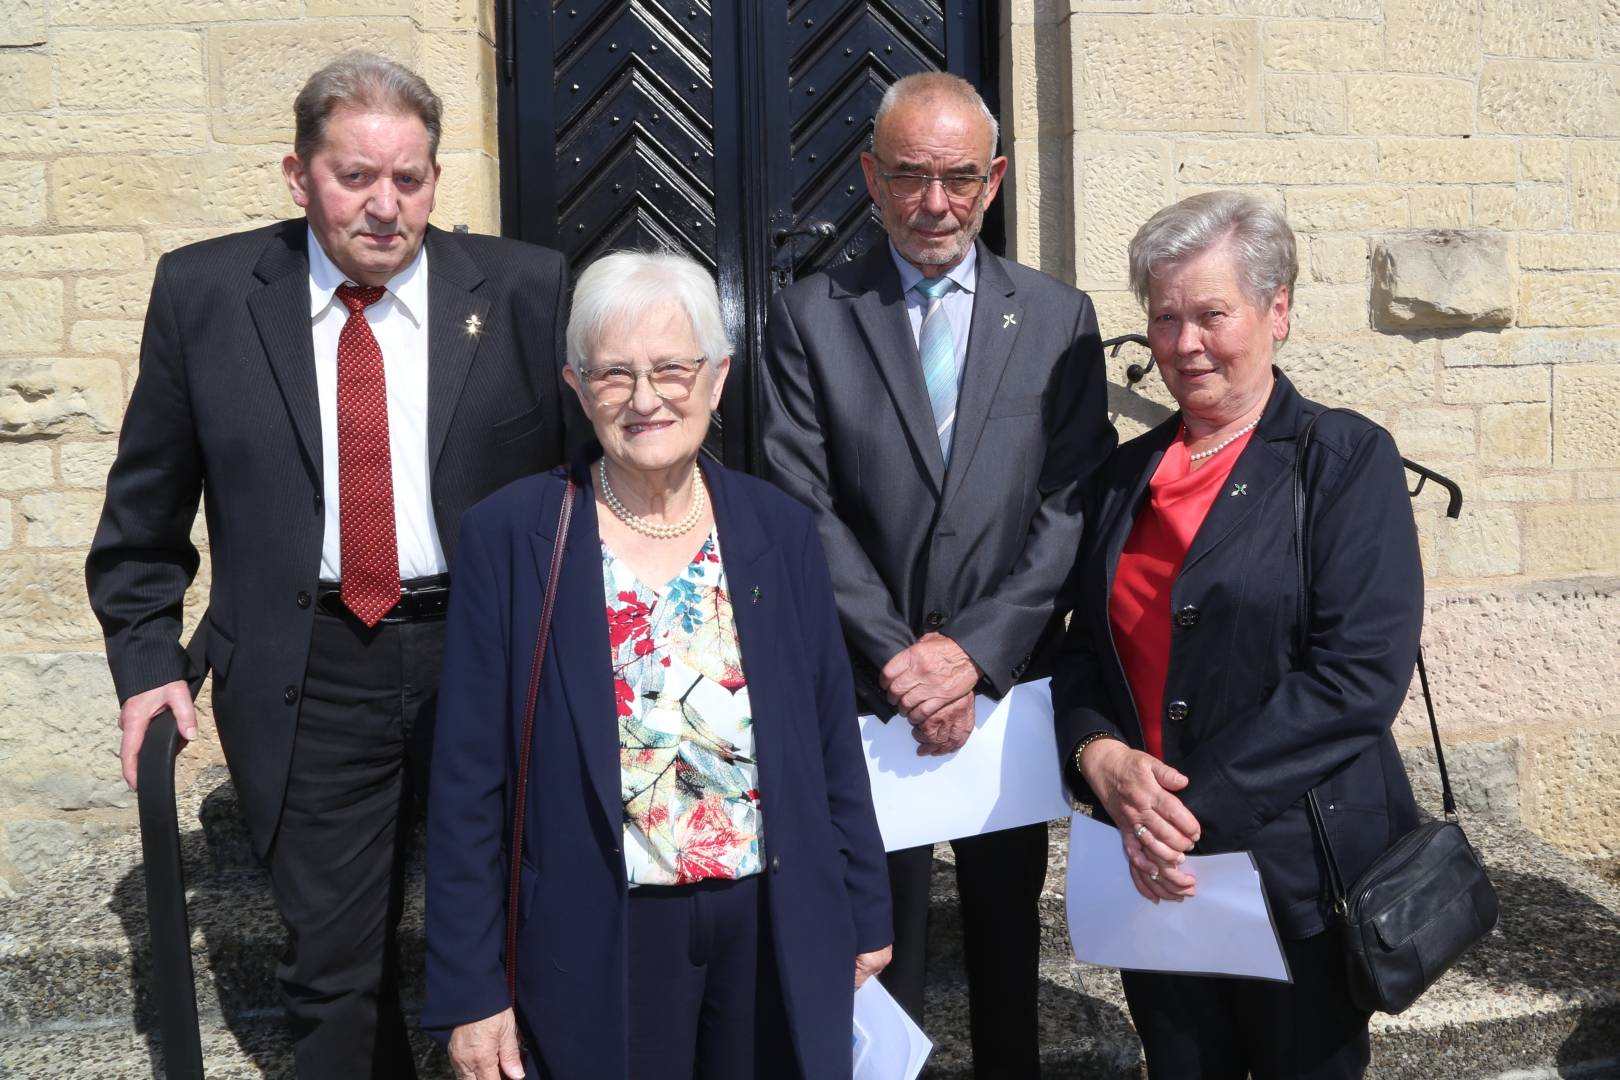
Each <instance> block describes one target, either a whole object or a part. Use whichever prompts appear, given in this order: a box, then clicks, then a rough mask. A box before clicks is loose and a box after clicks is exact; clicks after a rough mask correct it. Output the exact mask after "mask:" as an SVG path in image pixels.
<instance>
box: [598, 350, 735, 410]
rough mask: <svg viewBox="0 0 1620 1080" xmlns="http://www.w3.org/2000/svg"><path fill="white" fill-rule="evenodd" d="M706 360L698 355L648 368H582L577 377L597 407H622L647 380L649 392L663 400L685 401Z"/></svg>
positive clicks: (660, 362) (659, 362)
mask: <svg viewBox="0 0 1620 1080" xmlns="http://www.w3.org/2000/svg"><path fill="white" fill-rule="evenodd" d="M705 363H707V361H706V360H705V359H704V358H703V357H701V356H699V357H696V358H695V359H691V360H679V359H671V360H660V361H658V363H656V364H654V365H653V366H652V367H649V368H641V369H637V368H633V367H630V366H628V365H626V364H604V365H602V366H601V367H593V368H584V369H582V370H581V371H580V376H581V377H582V378H584V380H585V385H586V386H588V387H590V391H591V397H593V398H594V399H596V403H597V404H598V405H623V404H624V403H625V402H627V401H629V400H630V399H631V398H632V397H634V396H635V393H636V383H637V382H639V381H640V380H641V379H643V378H645V379H646V380H647V385H648V386H650V387H652V392H653V393H655V394H657V395H658V396H659V397H660V398H662V399H663V400H665V401H674V402H679V401H685V400H686V399H687V398H689V397H691V396H692V387H694V386H696V385H697V377H698V373H699V372H701V371H702V370H703V365H704V364H705Z"/></svg>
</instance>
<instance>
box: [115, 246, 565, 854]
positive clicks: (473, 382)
mask: <svg viewBox="0 0 1620 1080" xmlns="http://www.w3.org/2000/svg"><path fill="white" fill-rule="evenodd" d="M307 235H308V234H307V227H306V225H305V222H304V221H303V220H302V219H299V220H296V221H286V222H282V223H280V224H278V225H273V226H269V227H267V228H263V229H256V230H253V231H251V232H245V233H238V234H236V235H233V236H225V237H220V238H218V239H214V240H207V241H204V242H202V243H200V244H193V245H190V246H189V247H184V248H181V249H179V250H178V251H174V252H172V253H170V254H168V255H165V256H164V257H163V258H162V259H161V260H160V261H159V262H158V266H157V273H156V280H155V282H154V284H153V287H152V299H151V302H150V304H149V305H148V308H147V313H146V328H145V331H144V333H143V335H142V338H141V363H140V375H139V377H138V378H137V379H136V382H135V389H134V392H133V394H132V396H131V398H130V403H129V408H128V410H127V411H126V413H125V416H124V423H123V427H122V430H121V432H120V435H119V440H118V454H117V457H116V458H115V460H114V462H113V466H112V471H111V473H110V475H109V476H108V478H107V499H106V503H105V505H104V507H103V510H102V515H101V522H100V525H99V527H98V528H97V530H96V537H95V540H94V542H93V543H92V545H91V548H90V556H89V560H88V562H87V564H86V567H85V571H86V577H87V580H88V584H89V589H90V602H91V606H92V607H93V608H94V609H95V612H96V616H97V618H98V619H100V621H101V625H102V630H103V633H104V634H105V635H106V642H107V660H108V663H109V664H110V665H111V667H112V675H113V683H114V685H115V686H116V688H117V691H118V697H119V700H123V699H125V698H127V697H129V696H130V695H132V694H136V693H139V692H140V691H143V690H148V689H151V688H152V687H155V686H160V685H162V684H164V683H167V682H171V681H173V680H176V679H186V678H189V679H195V680H200V679H201V677H202V675H203V674H205V671H206V670H207V669H211V670H212V671H213V675H214V716H215V720H216V721H217V723H218V725H219V733H220V741H221V743H222V744H223V746H224V749H225V755H226V758H227V760H228V761H229V763H230V766H231V774H232V777H233V779H234V780H235V781H236V786H237V790H238V792H239V794H240V797H241V799H242V804H243V808H244V810H245V811H246V815H247V819H248V825H249V828H250V830H251V832H252V834H253V840H254V845H255V847H256V848H257V849H258V850H259V851H260V853H261V854H262V853H263V852H264V851H266V850H268V848H269V846H270V842H271V840H272V838H273V837H274V835H275V827H276V823H277V821H278V820H279V818H280V813H281V802H282V795H283V792H284V790H285V786H286V780H287V770H288V766H289V762H290V760H291V756H292V741H293V738H292V737H293V730H294V727H295V725H296V722H297V718H298V710H299V701H300V699H301V697H302V687H303V683H304V671H305V665H306V661H307V659H308V654H309V643H310V635H311V631H312V629H313V625H314V614H315V612H314V608H313V604H312V597H313V594H314V592H315V586H316V578H317V576H318V574H319V571H320V561H321V537H322V528H323V523H324V517H323V512H322V492H323V484H322V477H321V445H320V439H321V432H320V406H319V403H318V401H317V398H316V390H315V357H314V346H313V343H312V338H311V332H310V316H309V260H308V255H307V252H306V248H305V245H306V242H307ZM426 244H427V248H428V275H429V276H428V334H429V343H428V442H429V447H428V449H429V461H430V468H431V474H432V479H431V488H432V499H433V513H434V519H435V523H436V524H437V526H438V531H439V539H440V541H441V543H442V544H443V546H444V551H445V557H446V559H447V560H453V559H454V557H455V543H456V538H457V535H458V533H459V528H458V525H459V521H460V518H461V513H462V511H463V510H465V509H466V508H467V507H468V506H470V505H472V504H473V503H474V502H477V501H478V500H479V499H481V498H483V497H484V496H485V495H488V494H489V493H491V492H493V491H495V490H496V489H498V488H500V487H501V486H502V485H504V484H506V483H508V482H509V481H511V480H514V479H517V478H518V477H521V476H524V475H526V474H528V473H532V472H537V471H540V470H543V469H546V468H550V467H551V466H553V465H555V464H556V463H557V461H558V460H560V459H561V457H562V454H563V428H564V415H565V409H567V408H568V405H567V402H568V401H571V400H572V397H573V395H572V394H567V395H566V396H565V394H564V391H563V388H562V386H561V380H560V378H559V375H560V363H561V360H560V358H561V356H562V345H561V341H562V333H563V322H564V317H565V309H564V307H563V304H564V302H565V297H566V293H567V270H566V267H565V266H564V264H563V259H562V257H561V256H560V255H558V254H557V253H556V252H554V251H549V250H547V249H545V248H540V247H535V246H533V245H529V244H523V243H519V242H517V241H513V240H502V239H498V238H495V237H488V236H463V235H456V234H452V233H445V232H441V231H439V230H437V229H430V230H429V231H428V234H427V239H426ZM472 315H476V316H477V317H478V324H479V332H478V333H470V332H468V329H467V326H468V317H469V316H472ZM577 408H578V407H577V405H576V406H574V409H575V410H576V412H577ZM199 497H203V498H204V506H205V512H206V515H207V521H208V540H209V543H208V554H209V562H210V569H211V574H210V578H209V589H208V600H209V606H208V611H207V613H206V615H205V616H204V617H203V620H202V623H201V626H200V627H199V633H200V635H201V638H202V648H201V649H199V650H194V652H197V653H200V654H202V655H204V656H205V657H206V665H205V667H203V668H202V669H201V670H200V669H199V665H198V664H194V663H191V662H190V661H189V660H188V658H187V655H186V652H185V651H184V650H182V648H181V646H180V634H181V618H182V601H183V600H184V597H185V593H186V588H187V586H188V585H190V583H191V580H192V578H193V576H195V574H196V571H197V568H198V562H199V560H198V553H197V549H196V548H195V547H194V546H193V545H192V542H191V537H190V534H191V527H192V522H193V519H194V518H195V517H196V514H197V503H198V499H199Z"/></svg>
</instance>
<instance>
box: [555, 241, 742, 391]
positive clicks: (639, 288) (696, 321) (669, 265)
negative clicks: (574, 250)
mask: <svg viewBox="0 0 1620 1080" xmlns="http://www.w3.org/2000/svg"><path fill="white" fill-rule="evenodd" d="M662 306H673V307H676V308H678V309H680V311H681V312H683V313H684V314H685V315H686V318H687V321H688V322H690V323H691V324H692V336H693V337H695V338H696V339H697V343H698V348H699V349H701V350H702V351H703V358H704V359H705V360H707V361H708V362H709V363H710V364H711V365H712V364H718V363H719V362H720V361H721V359H722V358H724V357H727V356H730V355H731V341H730V340H729V339H728V338H727V337H726V325H725V320H724V318H723V317H722V316H721V314H720V293H719V292H718V291H717V290H716V289H715V287H714V278H713V277H711V276H710V275H709V271H708V270H706V269H704V267H703V266H702V265H701V264H700V263H698V261H697V260H695V259H693V258H692V257H690V256H688V255H683V254H681V253H680V252H678V251H673V250H670V249H667V248H666V249H664V250H662V251H612V252H609V253H608V254H606V255H603V256H602V257H601V258H600V259H597V260H596V261H595V262H593V263H591V265H590V266H588V267H586V268H585V272H584V273H583V274H580V275H579V280H578V281H577V282H575V284H574V302H573V305H572V307H570V308H569V311H568V365H569V366H570V367H572V368H573V369H574V371H575V372H578V371H580V370H582V368H583V366H584V364H585V362H586V361H587V360H588V359H590V352H589V347H590V346H591V345H592V344H593V343H594V342H595V341H596V339H597V338H598V337H599V336H601V333H602V331H603V330H605V329H606V328H607V327H608V326H609V325H610V324H612V323H614V322H616V321H617V320H620V319H628V318H634V317H635V316H637V315H639V314H641V313H642V312H644V311H647V310H649V309H652V308H657V307H662Z"/></svg>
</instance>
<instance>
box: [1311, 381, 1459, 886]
mask: <svg viewBox="0 0 1620 1080" xmlns="http://www.w3.org/2000/svg"><path fill="white" fill-rule="evenodd" d="M1341 411H1343V410H1340V409H1324V410H1322V411H1321V412H1319V413H1317V414H1316V415H1315V416H1314V417H1312V418H1311V422H1310V423H1309V424H1307V425H1306V426H1305V430H1304V431H1303V432H1301V433H1300V436H1299V441H1298V443H1296V444H1295V447H1294V485H1293V486H1294V565H1295V569H1296V572H1297V574H1298V590H1297V592H1296V594H1295V607H1296V618H1295V626H1294V660H1295V663H1297V664H1302V663H1303V662H1304V660H1305V646H1306V635H1307V633H1308V632H1309V627H1310V596H1311V592H1310V582H1311V576H1310V557H1309V552H1310V514H1309V510H1310V506H1309V493H1308V492H1307V490H1306V487H1305V455H1306V453H1307V452H1308V451H1309V450H1310V445H1311V438H1312V436H1313V435H1314V434H1315V431H1316V422H1317V421H1318V420H1320V419H1322V417H1324V416H1326V415H1327V414H1328V413H1330V412H1341ZM1417 673H1418V684H1419V685H1420V686H1421V687H1422V688H1423V705H1424V708H1425V709H1426V710H1427V711H1428V714H1429V733H1430V734H1431V735H1432V736H1433V738H1434V760H1435V764H1436V766H1438V768H1439V771H1440V801H1441V806H1442V808H1443V810H1444V812H1445V815H1446V817H1448V818H1455V817H1456V816H1457V801H1456V798H1455V797H1454V796H1453V794H1452V791H1451V776H1450V774H1449V773H1448V772H1447V770H1446V753H1445V749H1444V747H1442V746H1441V744H1440V722H1439V721H1438V720H1437V719H1436V718H1435V714H1434V697H1433V696H1432V695H1431V694H1430V693H1429V673H1428V670H1427V669H1426V668H1425V667H1424V664H1423V649H1422V648H1421V647H1419V649H1418V654H1417ZM1306 801H1307V803H1308V808H1309V810H1310V817H1311V826H1312V829H1313V830H1314V831H1315V833H1316V836H1317V839H1318V841H1319V842H1320V843H1321V845H1322V854H1323V856H1324V857H1325V860H1326V862H1327V870H1328V885H1329V887H1330V888H1331V889H1332V890H1333V898H1334V902H1335V905H1336V906H1337V907H1338V908H1339V909H1340V910H1341V911H1342V910H1343V908H1344V903H1345V888H1344V879H1343V877H1342V876H1341V875H1340V873H1339V866H1338V860H1337V859H1335V858H1334V854H1333V843H1332V841H1331V840H1329V839H1328V832H1327V823H1326V821H1324V820H1323V818H1322V807H1321V805H1320V804H1319V803H1318V802H1317V798H1316V791H1315V790H1314V789H1312V790H1311V791H1309V792H1307V793H1306Z"/></svg>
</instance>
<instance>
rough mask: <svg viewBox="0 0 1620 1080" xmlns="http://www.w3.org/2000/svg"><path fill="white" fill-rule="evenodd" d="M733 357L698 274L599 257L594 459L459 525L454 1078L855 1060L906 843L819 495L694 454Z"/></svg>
mask: <svg viewBox="0 0 1620 1080" xmlns="http://www.w3.org/2000/svg"><path fill="white" fill-rule="evenodd" d="M730 351H731V350H730V346H729V345H728V344H727V341H726V334H725V328H724V324H723V322H722V319H721V314H720V304H719V298H718V296H717V294H716V291H715V286H714V282H713V280H712V279H711V278H710V277H709V275H708V273H707V271H705V270H704V269H703V268H702V267H700V266H699V265H698V264H696V263H694V262H693V261H692V260H690V259H688V258H685V257H684V256H680V255H675V254H669V253H652V254H649V253H641V252H618V253H614V254H611V255H608V256H606V257H604V258H602V259H600V260H598V261H597V262H596V263H594V264H593V265H592V266H591V267H590V268H589V269H587V270H586V271H585V272H584V274H582V275H581V276H580V279H579V282H578V285H577V287H576V289H575V293H574V299H573V308H572V311H571V313H570V318H569V327H568V353H569V356H568V368H567V370H566V371H565V373H564V377H565V379H566V380H567V382H568V384H569V385H570V386H571V387H573V389H574V390H575V392H576V393H577V394H578V395H579V401H580V405H581V406H582V407H583V409H584V411H585V414H586V415H587V416H588V417H589V418H590V421H591V425H592V427H593V429H594V431H595V435H596V440H597V445H595V446H592V447H590V448H588V449H587V450H586V452H585V453H584V454H583V455H582V456H581V457H580V458H578V459H577V460H576V461H575V462H574V463H573V464H572V465H571V466H569V467H568V468H564V469H559V470H557V471H556V472H554V473H551V474H548V475H545V476H536V477H531V478H529V479H527V480H523V481H519V482H518V483H516V484H514V485H512V486H510V487H508V488H506V489H504V490H502V491H500V492H498V493H497V494H496V495H494V496H492V497H491V498H490V499H488V500H486V501H485V502H483V503H481V504H479V505H478V506H475V507H474V508H473V509H471V510H470V511H468V512H467V514H466V516H465V517H464V518H463V522H462V533H461V547H460V549H459V552H460V554H459V555H458V558H457V560H456V565H455V569H454V575H455V580H456V592H455V594H454V597H453V599H452V602H451V608H450V615H449V626H448V636H447V643H446V646H445V656H444V675H443V682H442V688H441V691H440V701H439V725H438V735H437V741H436V744H435V747H434V757H433V786H432V790H431V797H430V799H429V804H428V805H429V807H430V810H429V820H428V873H427V1002H426V1007H425V1009H424V1017H423V1023H424V1026H425V1027H427V1028H428V1029H429V1030H430V1031H432V1032H434V1033H436V1034H437V1035H438V1036H439V1037H441V1038H445V1039H447V1041H448V1045H449V1050H450V1057H451V1061H452V1064H453V1065H454V1067H455V1069H456V1072H457V1075H458V1076H459V1077H463V1078H468V1080H472V1078H477V1080H495V1078H497V1077H517V1076H520V1075H527V1076H543V1077H554V1078H558V1080H575V1078H577V1080H586V1078H589V1080H601V1078H607V1080H613V1078H618V1080H629V1078H631V1077H634V1078H635V1080H658V1078H663V1077H668V1078H671V1080H675V1078H679V1080H694V1078H699V1080H703V1078H713V1080H748V1078H752V1077H772V1078H777V1077H782V1078H791V1077H805V1078H812V1077H813V1078H816V1080H820V1078H822V1077H838V1076H848V1075H849V1074H850V1071H851V1054H850V1036H851V1026H850V1025H851V1016H852V996H853V993H854V991H855V989H856V987H857V986H858V985H859V984H860V983H861V982H862V981H863V980H864V979H865V978H867V977H868V976H869V975H871V974H873V973H875V972H877V971H878V970H880V969H881V968H882V967H883V965H884V964H885V963H886V962H887V959H888V954H889V943H890V939H891V930H890V914H889V894H888V878H887V872H886V870H885V863H884V855H883V844H882V841H881V839H880V837H879V835H878V830H877V822H876V818H875V816H874V814H873V811H872V802H871V792H870V790H869V788H868V785H867V776H866V768H865V764H864V759H863V757H862V753H861V748H860V738H859V732H858V728H857V727H856V722H855V701H854V689H853V683H852V680H851V675H850V670H849V661H848V657H847V654H846V652H845V649H844V643H843V636H842V632H841V630H840V627H839V622H838V612H837V609H836V607H835V606H834V602H833V594H832V585H831V581H830V577H829V574H828V570H827V564H826V560H825V557H824V556H823V554H822V551H821V547H820V542H819V541H818V540H817V536H816V529H815V523H814V522H813V521H812V520H811V516H810V512H809V511H808V510H806V509H805V508H804V507H802V506H800V505H799V504H797V503H795V502H794V501H792V500H791V499H789V498H788V497H787V496H786V495H783V494H782V493H781V492H778V491H777V490H776V489H775V488H772V487H770V486H769V485H767V484H765V483H763V482H761V481H758V480H755V479H752V478H750V477H747V476H743V475H741V474H738V473H733V472H730V471H728V470H726V469H724V468H722V467H721V466H720V465H718V464H716V463H714V462H712V461H700V451H701V450H702V446H703V439H704V436H705V435H706V434H707V432H708V430H709V422H710V418H711V416H712V414H713V411H714V409H715V408H716V406H718V404H719V402H720V396H721V392H722V390H723V388H724V386H725V382H726V375H727V373H728V370H729V366H730V360H729V353H730ZM565 504H566V505H568V506H570V507H571V508H572V509H571V514H572V521H571V522H569V520H568V518H567V517H565V516H563V514H562V510H563V508H564V506H565ZM559 546H560V547H561V554H560V556H559V558H560V564H559V570H558V574H557V576H556V578H555V581H556V587H555V590H554V595H549V596H548V595H546V593H547V583H548V581H550V580H552V575H551V567H552V561H553V556H554V554H556V553H557V551H558V548H559ZM543 609H550V610H551V611H552V632H551V633H550V635H549V644H547V645H545V646H544V647H543V648H542V647H541V646H540V645H539V642H540V640H541V629H540V628H541V624H542V610H543ZM531 708H532V715H533V721H532V723H533V728H532V730H533V741H532V751H531V752H530V754H529V755H528V756H527V758H526V759H520V758H521V754H520V750H519V747H520V746H522V745H523V739H522V737H521V733H522V731H523V729H524V726H525V723H526V714H528V713H529V711H530V709H531ZM520 778H522V779H520ZM520 787H521V789H522V791H524V792H526V796H524V797H520ZM515 805H517V806H522V807H523V811H522V816H521V819H520V820H521V822H522V829H521V842H520V844H519V845H517V846H518V847H519V849H520V853H519V857H518V858H516V859H513V858H512V852H511V848H512V846H513V845H512V836H513V834H514V829H513V823H514V816H515V809H514V806H515ZM514 865H515V866H516V867H517V868H518V871H517V874H516V878H517V880H516V881H515V882H512V881H511V880H510V879H509V877H508V874H509V868H511V867H512V866H514ZM509 904H515V905H516V907H515V915H516V935H515V942H513V943H512V944H511V946H510V948H509V946H508V942H507V941H506V940H505V937H506V934H507V933H508V932H509V931H508V929H507V918H508V915H509V914H513V913H514V909H510V908H509V906H508V905H509ZM514 966H515V969H516V970H515V972H511V971H510V969H511V968H512V967H514ZM508 974H510V976H511V977H512V979H513V980H514V983H515V993H514V994H512V995H510V996H509V994H508V991H507V982H506V979H507V977H508ZM790 1006H791V1007H790ZM520 1060H521V1061H522V1065H521V1067H520V1064H519V1062H520Z"/></svg>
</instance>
